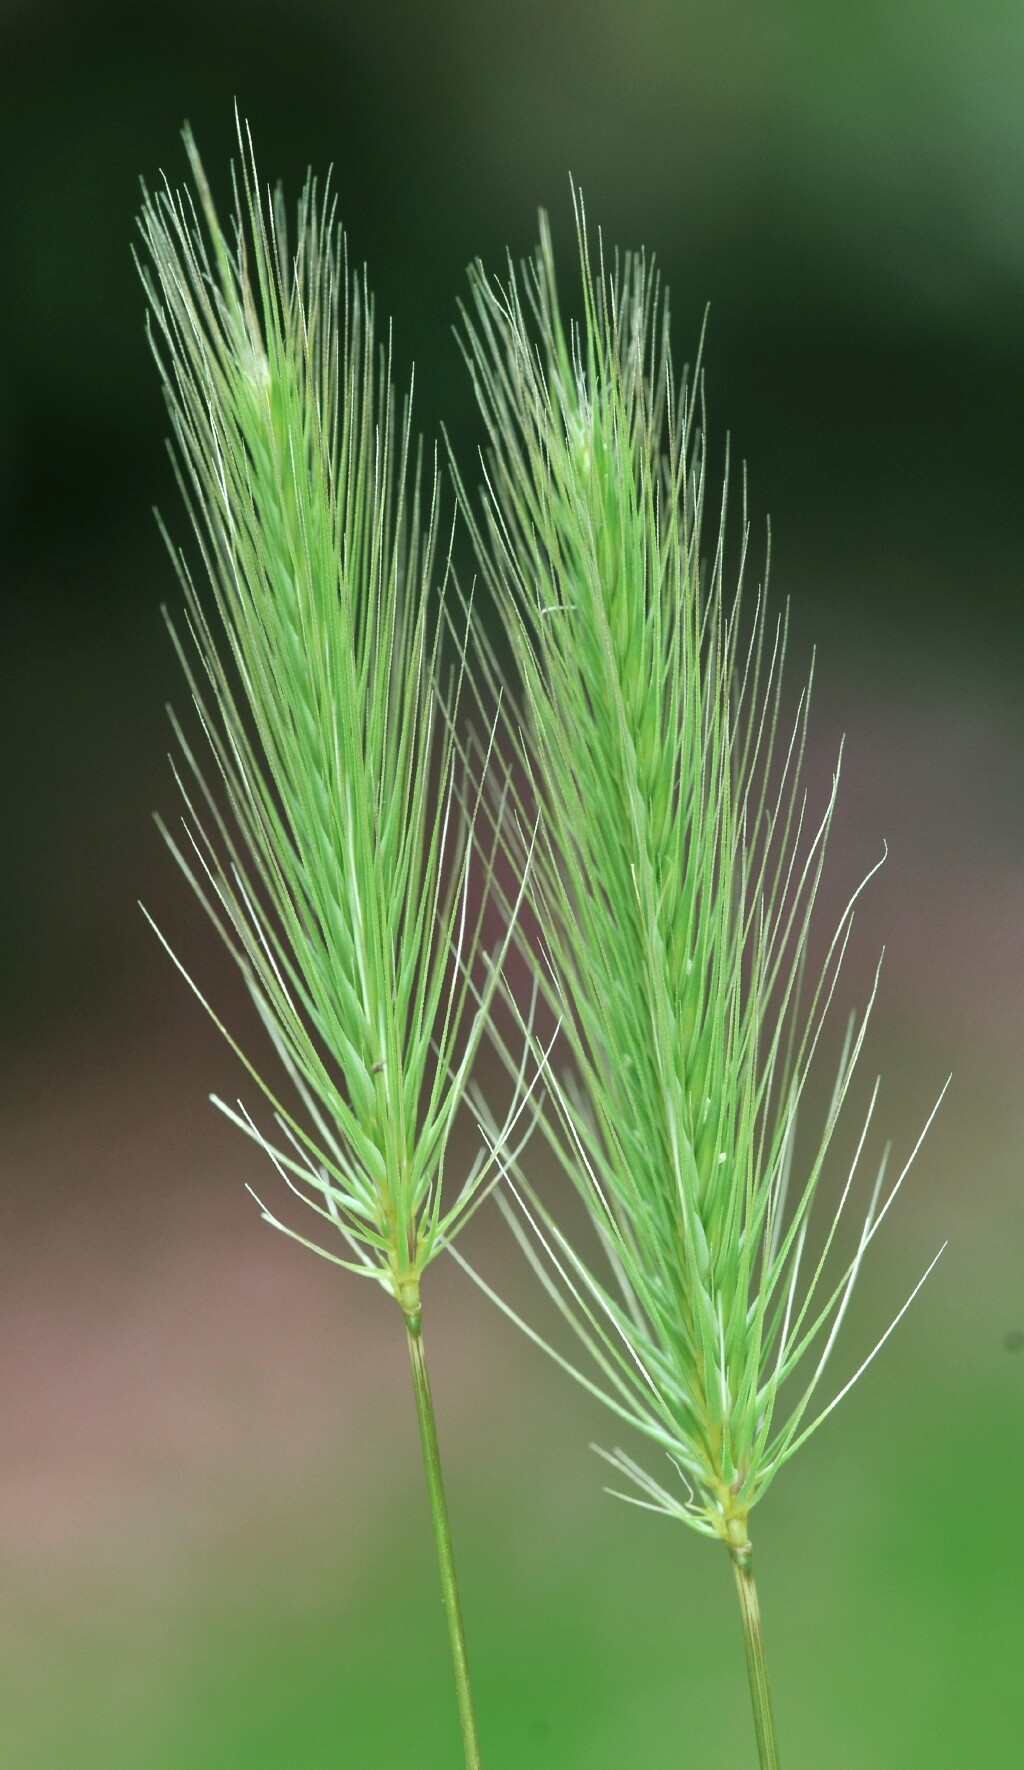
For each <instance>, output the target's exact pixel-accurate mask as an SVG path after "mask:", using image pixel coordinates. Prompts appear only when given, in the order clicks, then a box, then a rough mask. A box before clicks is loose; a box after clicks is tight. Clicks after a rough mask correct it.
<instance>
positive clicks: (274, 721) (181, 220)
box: [140, 109, 533, 1309]
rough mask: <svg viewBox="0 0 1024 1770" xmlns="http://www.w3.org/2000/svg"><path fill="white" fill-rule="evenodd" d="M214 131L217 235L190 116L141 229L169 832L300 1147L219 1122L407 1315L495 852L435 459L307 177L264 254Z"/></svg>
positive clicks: (478, 1168) (251, 190)
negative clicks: (469, 745)
mask: <svg viewBox="0 0 1024 1770" xmlns="http://www.w3.org/2000/svg"><path fill="white" fill-rule="evenodd" d="M236 133H237V138H238V146H239V169H238V170H236V171H235V172H234V174H233V178H232V190H233V200H234V210H235V213H234V217H233V220H232V223H231V225H230V226H229V227H228V228H226V229H225V228H224V227H223V226H222V224H221V221H220V219H219V217H218V214H217V210H216V206H215V203H214V200H213V195H212V192H211V188H210V184H209V181H208V180H207V177H206V174H205V172H204V169H203V165H202V161H201V160H200V157H199V152H198V149H197V147H196V144H195V141H194V139H193V136H192V133H191V131H190V130H189V129H188V128H186V130H185V132H184V140H185V149H186V154H187V157H188V162H189V166H190V169H191V173H192V179H193V186H194V191H195V197H194V198H193V197H192V195H190V194H182V193H175V192H174V191H173V190H172V189H171V187H170V185H169V184H167V182H166V181H164V183H163V185H162V187H161V188H160V189H159V190H158V191H157V192H156V193H155V194H154V195H149V194H148V193H146V194H145V201H144V205H143V211H142V216H141V224H140V225H141V234H142V241H143V247H144V254H145V260H146V262H145V264H144V266H143V267H142V275H143V279H144V282H145V286H146V291H147V294H148V297H149V332H150V339H151V344H152V347H153V353H154V356H155V358H156V361H157V364H158V367H159V370H160V374H161V379H162V382H163V388H164V393H165V397H166V401H167V407H168V411H169V414H170V419H171V427H172V432H173V441H174V450H173V452H174V457H175V464H176V472H177V477H178V483H179V485H180V487H181V489H182V492H183V494H184V496H185V501H186V506H187V510H188V514H189V519H190V522H191V526H192V529H193V533H194V536H195V539H196V541H197V543H198V547H199V551H200V554H201V557H202V561H203V564H204V566H205V568H206V571H207V573H208V576H209V581H210V590H211V592H212V602H213V608H212V610H210V611H208V610H207V609H206V607H205V606H204V604H203V601H202V600H201V598H200V594H199V592H198V591H197V589H196V586H195V584H194V582H193V579H192V576H191V574H190V572H189V569H188V566H187V564H186V563H185V560H184V557H183V556H182V555H181V554H180V553H179V552H178V551H177V550H176V549H174V548H173V547H170V543H168V545H169V547H170V551H171V555H172V558H173V559H174V561H175V565H176V569H177V572H178V576H179V580H180V583H181V587H182V590H183V592H184V599H185V610H186V613H185V629H186V634H187V638H184V639H183V638H179V637H178V636H177V635H174V643H175V646H176V649H177V652H178V656H179V659H180V661H181V663H182V665H183V667H184V670H185V674H186V680H187V682H188V685H189V689H190V692H191V695H192V698H193V702H194V705H195V708H196V712H197V715H198V720H199V724H200V727H201V729H202V732H203V735H204V738H205V741H206V743H207V744H208V746H209V757H208V765H207V767H206V769H205V770H204V769H203V768H202V767H201V766H200V763H199V761H198V760H197V757H196V754H195V752H194V749H193V747H192V746H191V745H190V743H189V742H188V740H187V738H186V737H185V735H184V732H183V730H182V728H181V727H180V726H179V724H178V722H177V721H176V720H175V721H174V722H173V723H174V730H175V735H176V738H177V741H178V746H179V756H180V759H181V766H180V767H179V768H176V769H175V775H176V778H177V779H178V784H179V788H180V790H181V793H182V798H183V802H184V812H185V815H184V825H185V831H186V840H185V841H184V843H183V844H181V845H179V844H176V843H175V842H174V841H173V840H172V838H171V837H170V836H168V837H167V840H168V844H169V846H170V848H171V851H172V853H173V854H174V856H175V858H176V859H177V861H178V863H179V864H180V865H181V866H182V868H183V870H184V872H185V873H186V876H187V877H188V879H189V881H190V883H191V884H192V886H193V889H194V890H195V892H196V894H197V896H198V897H199V899H200V901H201V903H202V904H203V906H204V908H205V909H206V911H207V913H208V914H209V915H210V917H211V919H212V920H213V922H214V925H215V926H216V928H217V929H218V932H219V933H220V934H221V936H222V938H223V939H224V941H225V943H226V945H227V947H228V949H229V951H230V952H231V954H232V956H233V957H234V959H235V961H236V963H237V964H238V965H239V967H240V969H241V971H242V973H243V976H244V978H245V981H246V984H247V986H248V989H249V992H250V994H251V997H252V1000H253V1002H254V1004H255V1006H256V1009H257V1013H258V1015H259V1018H260V1020H261V1021H262V1023H263V1027H264V1029H265V1031H266V1033H267V1035H268V1037H269V1041H270V1045H271V1047H272V1052H273V1057H274V1059H275V1060H276V1062H277V1064H278V1066H279V1068H280V1069H281V1070H282V1071H283V1075H284V1080H285V1081H286V1082H287V1084H288V1086H289V1088H290V1090H291V1094H292V1096H293V1097H294V1107H293V1110H291V1111H289V1110H288V1109H287V1107H286V1106H285V1105H283V1104H282V1102H281V1101H280V1100H279V1099H278V1092H279V1090H278V1087H277V1085H276V1084H273V1083H272V1082H271V1081H270V1080H269V1079H268V1078H267V1077H266V1076H265V1075H264V1073H263V1071H262V1070H261V1068H260V1066H258V1065H255V1064H253V1063H251V1062H249V1060H248V1059H243V1061H245V1062H246V1066H247V1068H248V1069H249V1073H250V1075H251V1076H252V1077H253V1079H254V1080H255V1081H256V1082H257V1083H258V1084H259V1086H260V1088H261V1089H262V1090H263V1093H264V1095H265V1097H266V1098H267V1100H268V1101H269V1103H270V1105H271V1107H272V1109H273V1111H274V1113H275V1115H276V1117H277V1121H278V1125H279V1128H280V1129H281V1131H282V1133H283V1135H284V1137H285V1138H286V1140H287V1141H288V1142H289V1143H291V1145H292V1147H293V1149H294V1151H295V1155H294V1156H290V1155H287V1154H285V1153H283V1152H282V1151H280V1150H279V1149H276V1148H275V1146H274V1145H273V1143H272V1142H271V1141H269V1140H268V1139H267V1138H266V1137H265V1136H264V1135H263V1134H262V1132H260V1131H259V1130H258V1129H257V1127H256V1125H255V1122H254V1121H253V1119H252V1118H251V1117H250V1116H249V1114H248V1112H247V1111H246V1110H245V1109H244V1108H241V1109H240V1113H241V1116H239V1114H236V1113H234V1112H233V1111H232V1112H229V1115H228V1116H229V1117H231V1118H232V1119H233V1120H234V1121H235V1122H236V1123H237V1124H239V1125H240V1127H241V1128H242V1129H243V1130H245V1131H246V1132H247V1133H248V1134H249V1135H251V1136H252V1137H254V1138H255V1140H256V1141H257V1143H259V1144H260V1146H261V1147H262V1149H263V1150H264V1151H265V1152H266V1153H267V1154H268V1155H269V1156H270V1159H271V1160H272V1161H273V1162H275V1164H276V1165H277V1167H278V1171H279V1174H280V1175H281V1177H282V1179H283V1180H284V1181H285V1182H286V1184H287V1185H288V1186H290V1187H291V1188H292V1190H293V1191H296V1190H298V1189H297V1186H296V1179H298V1180H301V1183H302V1188H303V1189H304V1190H301V1191H299V1193H298V1195H299V1196H300V1197H303V1196H304V1197H305V1198H306V1202H307V1203H309V1204H310V1205H311V1206H312V1208H313V1209H314V1210H317V1211H318V1212H319V1214H320V1216H321V1219H326V1221H327V1223H328V1225H329V1227H330V1231H331V1233H332V1234H333V1233H334V1232H335V1231H337V1232H338V1233H340V1234H341V1236H342V1238H343V1240H344V1241H345V1242H346V1243H347V1246H348V1250H349V1251H350V1252H352V1253H354V1254H355V1256H356V1260H355V1268H356V1270H359V1271H367V1270H368V1271H371V1272H372V1273H374V1274H375V1275H376V1276H377V1277H378V1279H379V1280H380V1282H381V1283H382V1284H383V1285H384V1287H385V1289H389V1290H391V1291H392V1293H393V1294H394V1295H395V1296H396V1298H398V1299H399V1300H400V1301H402V1302H403V1306H404V1304H405V1303H406V1302H409V1306H410V1308H411V1309H414V1308H415V1303H414V1302H411V1301H410V1299H414V1297H415V1295H416V1293H417V1292H418V1285H419V1278H420V1274H421V1272H422V1269H423V1267H424V1265H425V1264H426V1263H427V1261H428V1260H429V1259H430V1258H432V1257H433V1256H434V1255H435V1254H436V1253H437V1252H439V1251H440V1249H441V1247H442V1246H444V1245H446V1244H447V1243H448V1242H450V1240H451V1238H452V1237H453V1236H454V1235H455V1233H456V1232H457V1230H458V1228H459V1226H460V1223H461V1221H462V1220H463V1219H464V1218H465V1216H466V1215H468V1213H469V1211H470V1210H471V1208H472V1206H473V1204H474V1201H475V1200H477V1199H478V1198H479V1197H481V1196H483V1195H484V1193H485V1192H486V1190H487V1188H488V1186H489V1184H490V1183H491V1182H492V1180H493V1177H494V1175H495V1174H496V1173H497V1172H498V1171H499V1169H500V1166H501V1162H502V1159H503V1145H502V1144H501V1142H500V1140H499V1143H498V1145H497V1146H496V1147H495V1148H493V1149H489V1148H487V1147H486V1146H485V1147H484V1149H483V1150H482V1152H481V1155H480V1157H479V1159H477V1160H476V1161H472V1162H471V1163H470V1166H469V1171H468V1176H467V1178H466V1179H465V1181H464V1183H463V1184H462V1186H461V1187H460V1188H459V1189H458V1190H457V1196H456V1197H455V1198H454V1199H453V1200H451V1201H449V1202H448V1206H447V1209H446V1210H445V1211H444V1212H443V1213H442V1211H441V1205H440V1193H441V1186H440V1181H441V1175H442V1173H443V1168H444V1160H445V1151H446V1147H447V1143H448V1138H449V1134H450V1132H451V1130H452V1126H453V1124H454V1121H455V1119H456V1116H457V1114H458V1112H459V1110H460V1108H461V1105H462V1102H463V1100H464V1098H465V1096H466V1091H467V1088H468V1085H469V1076H470V1071H471V1069H472V1063H473V1057H474V1054H475V1052H476V1050H477V1048H478V1046H479V1043H480V1040H481V1038H482V1036H483V1031H484V1026H485V1023H486V1019H487V1014H488V1009H489V1004H490V999H491V997H492V995H493V993H494V991H495V990H496V989H497V988H498V987H499V984H500V967H498V968H495V967H485V965H484V959H483V953H482V950H481V945H480V941H481V934H482V929H483V921H484V911H485V904H486V890H487V885H488V880H489V878H490V876H491V873H492V871H493V866H491V867H489V868H488V869H487V876H486V877H485V878H484V879H483V881H482V882H481V881H479V880H478V879H477V878H476V871H477V869H476V868H475V867H474V869H473V871H472V873H471V871H470V855H471V848H472V837H473V824H474V816H473V815H471V816H470V817H468V818H467V817H465V816H464V815H463V812H462V809H461V805H462V799H463V795H462V790H461V787H460V784H459V777H460V775H461V772H462V768H463V764H462V761H461V755H460V747H459V744H458V743H457V741H456V739H455V731H456V718H457V701H458V695H459V692H460V690H461V688H462V683H463V679H464V675H465V664H466V649H467V639H466V636H465V635H464V636H463V639H462V642H461V645H460V649H459V657H458V668H457V670H456V671H455V674H454V686H453V692H452V695H451V697H450V699H449V701H448V704H447V705H446V706H445V707H444V712H443V717H441V718H438V717H437V716H436V707H437V704H438V702H439V700H440V699H441V698H442V696H441V690H440V685H439V671H440V642H441V635H442V631H443V628H444V626H445V624H446V622H447V621H448V617H447V616H446V614H445V612H444V591H445V588H446V585H447V581H448V578H449V572H450V557H451V535H450V533H449V535H448V537H447V544H446V541H445V536H444V535H443V533H442V529H441V523H442V516H441V504H440V481H439V475H438V471H437V463H436V459H435V463H434V471H433V474H432V476H430V478H429V484H428V485H427V486H426V487H424V485H423V483H422V475H423V458H424V457H423V452H422V449H421V448H420V447H419V446H418V445H416V444H415V443H414V439H413V431H412V412H411V392H410V395H409V396H408V397H407V398H406V399H405V400H404V401H403V402H401V404H399V403H397V402H396V396H395V392H394V389H393V387H392V385H391V379H390V363H391V355H392V344H391V334H390V328H388V329H387V331H386V336H385V340H384V342H383V343H382V344H380V345H379V344H378V337H377V333H376V330H375V324H374V316H373V304H372V300H371V298H370V294H369V290H368V285H367V281H366V276H365V273H364V272H361V273H357V274H355V275H350V273H349V269H348V259H347V252H346V247H345V241H344V237H343V235H342V233H341V230H340V229H339V228H338V227H337V226H336V225H335V223H334V220H333V217H334V198H333V194H332V192H331V190H330V184H329V180H328V182H327V185H326V186H325V187H324V189H323V190H322V191H320V190H319V189H318V187H317V186H316V185H315V183H314V182H313V180H312V179H311V178H310V179H309V180H307V184H306V188H305V191H304V192H303V195H302V198H301V200H300V203H299V206H298V215H297V224H296V230H295V234H294V237H293V238H289V236H288V228H287V220H286V212H285V208H284V203H283V199H282V197H281V193H280V192H279V191H274V192H271V191H270V190H269V189H268V187H266V186H265V185H264V184H263V182H262V181H261V179H260V177H259V175H258V172H257V169H256V159H255V153H254V150H253V143H252V137H251V134H250V131H249V129H248V126H247V125H246V124H245V123H244V121H243V119H242V118H241V117H240V116H239V114H238V112H237V109H236ZM452 521H453V522H454V517H453V518H452ZM165 539H166V534H165ZM438 578H439V580H440V586H441V591H442V606H441V609H440V611H439V613H438V614H437V615H436V616H432V615H431V612H430V610H431V606H432V604H431V599H432V597H433V595H434V591H435V590H436V588H437V582H436V580H437V579H438ZM218 626H219V632H218V631H217V629H218ZM210 759H212V767H210V766H209V761H210ZM476 790H477V793H479V791H480V790H481V789H480V787H479V785H478V786H477V789H476ZM453 805H454V806H456V807H459V808H460V809H459V811H458V815H457V816H455V817H453V816H452V808H453ZM481 891H482V892H483V898H482V899H481V898H479V893H480V892H481ZM510 938H511V931H510V932H509V935H508V936H507V939H510ZM507 939H506V944H507ZM180 969H182V970H183V971H184V970H185V968H184V967H183V966H181V967H180ZM185 974H186V976H187V972H186V973H185ZM193 987H194V986H193ZM196 993H197V995H199V999H200V1001H201V1002H203V1003H204V1006H207V1004H206V1001H205V998H204V996H203V995H202V994H200V992H199V991H198V990H197V991H196ZM217 1024H218V1025H219V1024H220V1022H219V1021H218V1022H217ZM222 1030H224V1029H222ZM225 1036H228V1037H229V1038H230V1035H227V1034H225ZM230 1042H231V1043H232V1044H233V1045H234V1048H235V1049H236V1050H239V1047H238V1045H237V1044H235V1041H234V1040H233V1039H230ZM239 1054H240V1055H241V1052H240V1051H239ZM519 1076H520V1080H519V1084H518V1087H519V1090H520V1094H521V1096H522V1097H523V1098H525V1097H527V1096H528V1094H529V1092H530V1090H531V1089H532V1086H533V1083H532V1081H531V1080H530V1078H529V1076H528V1074H527V1068H526V1067H525V1066H522V1065H521V1066H520V1071H519ZM520 1104H521V1102H517V1103H514V1107H513V1110H512V1112H511V1113H510V1119H509V1123H510V1126H512V1125H516V1124H519V1120H520V1113H519V1110H518V1106H519V1105H520ZM521 1134H522V1126H521V1124H520V1128H519V1131H518V1132H517V1136H521ZM264 1215H265V1216H266V1217H267V1218H268V1220H269V1221H272V1222H276V1221H277V1219H276V1218H275V1217H273V1215H272V1214H271V1213H270V1212H269V1211H264ZM442 1226H443V1232H442ZM289 1233H293V1232H291V1231H289ZM300 1239H302V1238H300ZM322 1251H324V1252H329V1250H328V1249H326V1248H325V1249H324V1250H322ZM330 1257H331V1258H332V1259H338V1258H339V1257H338V1256H337V1255H336V1254H334V1253H330ZM340 1263H341V1264H346V1261H345V1259H344V1258H342V1259H341V1260H340ZM348 1263H349V1264H351V1263H352V1262H348Z"/></svg>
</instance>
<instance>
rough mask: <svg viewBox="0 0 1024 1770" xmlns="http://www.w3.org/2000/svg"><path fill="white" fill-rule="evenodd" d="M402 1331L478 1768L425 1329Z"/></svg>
mask: <svg viewBox="0 0 1024 1770" xmlns="http://www.w3.org/2000/svg"><path fill="white" fill-rule="evenodd" d="M405 1330H406V1335H407V1337H408V1340H409V1358H410V1360H411V1363H412V1386H413V1389H414V1390H415V1392H416V1415H417V1418H418V1420H419V1423H420V1440H421V1442H422V1445H423V1467H424V1469H425V1470H426V1475H427V1491H428V1493H429V1494H430V1516H431V1518H432V1520H433V1524H434V1541H435V1543H436V1545H437V1561H438V1566H439V1568H440V1570H441V1595H442V1598H443V1600H444V1613H445V1617H446V1619H447V1622H448V1641H449V1645H450V1647H451V1651H452V1669H453V1670H454V1673H455V1690H456V1694H457V1696H458V1701H459V1720H460V1721H461V1723H462V1744H463V1749H464V1750H465V1754H466V1770H480V1745H479V1741H478V1739H477V1732H476V1716H475V1715H474V1713H473V1693H472V1690H471V1689H470V1683H469V1661H468V1659H467V1657H466V1637H465V1635H464V1633H463V1629H462V1611H461V1609H460V1607H459V1588H458V1585H457V1584H456V1580H455V1559H454V1556H453V1555H452V1537H451V1530H450V1529H449V1525H448V1507H447V1506H446V1504H445V1498H444V1484H443V1482H442V1480H441V1454H440V1451H439V1450H438V1445H437V1426H436V1424H435V1422H434V1403H433V1400H432V1398H431V1394H430V1378H429V1377H428V1376H427V1360H426V1354H425V1352H424V1349H423V1328H422V1325H421V1323H420V1321H419V1319H418V1317H417V1318H416V1320H415V1323H414V1322H412V1321H410V1319H409V1317H408V1316H406V1320H405Z"/></svg>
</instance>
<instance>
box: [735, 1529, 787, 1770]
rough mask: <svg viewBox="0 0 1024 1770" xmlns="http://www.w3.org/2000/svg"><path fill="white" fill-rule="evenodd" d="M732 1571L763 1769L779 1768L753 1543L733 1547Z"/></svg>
mask: <svg viewBox="0 0 1024 1770" xmlns="http://www.w3.org/2000/svg"><path fill="white" fill-rule="evenodd" d="M730 1556H731V1560H732V1570H733V1573H734V1574H735V1576H736V1591H737V1594H738V1596H739V1601H740V1616H741V1617H742V1618H743V1640H744V1643H745V1645H746V1649H747V1675H748V1677H749V1679H750V1700H751V1702H752V1703H753V1705H754V1732H755V1733H756V1735H757V1749H758V1752H759V1754H760V1758H761V1770H779V1748H778V1745H777V1744H776V1741H775V1719H774V1716H773V1715H772V1696H771V1690H770V1688H769V1685H768V1666H767V1664H766V1662H765V1657H764V1633H763V1631H762V1628H761V1609H760V1606H759V1604H758V1602H757V1587H756V1586H755V1584H754V1575H753V1573H752V1572H751V1567H750V1545H749V1543H746V1544H744V1545H743V1547H742V1548H741V1549H731V1550H730Z"/></svg>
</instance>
